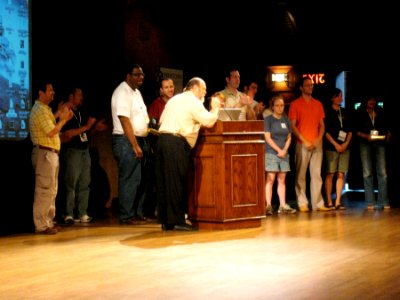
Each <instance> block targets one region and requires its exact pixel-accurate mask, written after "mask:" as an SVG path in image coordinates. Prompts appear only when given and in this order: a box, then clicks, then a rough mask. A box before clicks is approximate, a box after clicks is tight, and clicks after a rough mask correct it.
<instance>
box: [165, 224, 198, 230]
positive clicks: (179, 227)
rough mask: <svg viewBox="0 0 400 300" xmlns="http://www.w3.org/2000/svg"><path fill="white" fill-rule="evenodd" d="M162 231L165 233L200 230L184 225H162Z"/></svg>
mask: <svg viewBox="0 0 400 300" xmlns="http://www.w3.org/2000/svg"><path fill="white" fill-rule="evenodd" d="M161 228H162V230H165V231H170V230H174V231H198V230H199V229H198V228H197V227H195V226H193V225H189V224H183V225H173V224H162V226H161Z"/></svg>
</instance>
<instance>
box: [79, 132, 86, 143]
mask: <svg viewBox="0 0 400 300" xmlns="http://www.w3.org/2000/svg"><path fill="white" fill-rule="evenodd" d="M79 137H80V138H81V142H87V141H88V138H87V134H86V132H84V133H81V134H80V135H79Z"/></svg>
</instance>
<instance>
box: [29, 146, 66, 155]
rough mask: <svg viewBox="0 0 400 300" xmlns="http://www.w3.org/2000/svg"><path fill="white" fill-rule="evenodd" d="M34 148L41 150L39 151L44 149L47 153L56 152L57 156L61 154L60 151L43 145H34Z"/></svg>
mask: <svg viewBox="0 0 400 300" xmlns="http://www.w3.org/2000/svg"><path fill="white" fill-rule="evenodd" d="M33 147H36V148H39V149H43V150H47V151H50V152H54V153H56V154H60V151H59V150H56V149H54V148H50V147H46V146H42V145H33Z"/></svg>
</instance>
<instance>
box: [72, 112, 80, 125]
mask: <svg viewBox="0 0 400 300" xmlns="http://www.w3.org/2000/svg"><path fill="white" fill-rule="evenodd" d="M72 112H73V113H74V117H75V119H76V120H77V121H78V125H79V127H81V121H82V118H81V113H80V112H79V110H78V111H77V113H78V116H79V119H78V117H77V116H76V114H75V112H74V111H72Z"/></svg>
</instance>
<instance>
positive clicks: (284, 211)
mask: <svg viewBox="0 0 400 300" xmlns="http://www.w3.org/2000/svg"><path fill="white" fill-rule="evenodd" d="M296 212H297V210H295V209H294V208H291V207H290V206H289V204H287V203H286V204H285V205H284V206H283V207H282V206H279V209H278V214H295V213H296Z"/></svg>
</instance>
